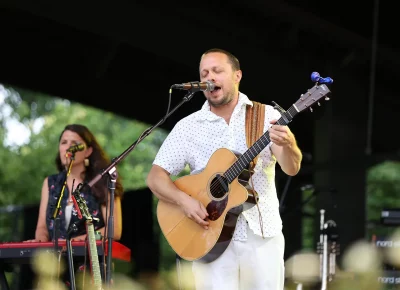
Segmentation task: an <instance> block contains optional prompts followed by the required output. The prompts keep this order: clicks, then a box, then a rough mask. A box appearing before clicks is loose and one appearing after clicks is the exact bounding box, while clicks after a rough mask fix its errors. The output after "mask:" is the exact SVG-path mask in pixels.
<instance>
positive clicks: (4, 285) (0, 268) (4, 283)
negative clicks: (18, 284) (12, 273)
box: [0, 263, 10, 290]
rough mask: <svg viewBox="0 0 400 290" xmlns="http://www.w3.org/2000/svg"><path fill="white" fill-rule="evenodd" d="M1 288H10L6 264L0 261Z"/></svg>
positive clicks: (4, 289)
mask: <svg viewBox="0 0 400 290" xmlns="http://www.w3.org/2000/svg"><path fill="white" fill-rule="evenodd" d="M0 289H1V290H10V287H9V286H8V282H7V278H6V274H5V273H4V265H3V263H0Z"/></svg>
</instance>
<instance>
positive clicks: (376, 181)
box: [367, 161, 400, 236]
mask: <svg viewBox="0 0 400 290" xmlns="http://www.w3.org/2000/svg"><path fill="white" fill-rule="evenodd" d="M399 181H400V162H395V161H385V162H383V163H380V164H377V165H375V166H373V167H371V168H369V170H368V172H367V216H368V219H369V220H372V221H375V222H378V223H379V220H380V215H381V211H382V209H384V208H399V209H400V199H399V194H400V182H399ZM391 230H392V229H391V228H387V227H379V226H378V227H373V228H371V229H369V232H368V236H370V235H371V234H376V235H387V234H389V233H390V231H391Z"/></svg>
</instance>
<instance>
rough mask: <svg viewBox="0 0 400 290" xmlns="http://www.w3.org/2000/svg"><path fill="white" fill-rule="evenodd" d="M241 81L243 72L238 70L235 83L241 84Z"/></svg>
mask: <svg viewBox="0 0 400 290" xmlns="http://www.w3.org/2000/svg"><path fill="white" fill-rule="evenodd" d="M241 79H242V71H241V70H237V71H236V72H235V82H236V83H240V80H241Z"/></svg>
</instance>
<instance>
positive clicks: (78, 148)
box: [67, 143, 86, 153]
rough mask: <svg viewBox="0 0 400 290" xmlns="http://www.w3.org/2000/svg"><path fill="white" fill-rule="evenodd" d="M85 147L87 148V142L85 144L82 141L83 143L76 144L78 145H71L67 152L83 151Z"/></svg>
mask: <svg viewBox="0 0 400 290" xmlns="http://www.w3.org/2000/svg"><path fill="white" fill-rule="evenodd" d="M85 148H86V146H85V144H83V143H81V144H76V145H73V146H71V147H69V148H68V149H67V152H69V153H75V152H78V151H83V150H85Z"/></svg>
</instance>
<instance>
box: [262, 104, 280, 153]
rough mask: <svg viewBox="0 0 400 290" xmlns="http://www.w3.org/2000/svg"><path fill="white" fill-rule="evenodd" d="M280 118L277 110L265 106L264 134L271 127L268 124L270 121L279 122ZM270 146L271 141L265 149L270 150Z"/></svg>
mask: <svg viewBox="0 0 400 290" xmlns="http://www.w3.org/2000/svg"><path fill="white" fill-rule="evenodd" d="M280 117H281V113H279V111H278V110H277V109H275V108H274V107H272V106H270V105H265V118H264V133H265V132H266V131H267V130H268V129H269V127H271V126H272V124H270V123H269V122H271V121H272V120H279V118H280ZM272 144H273V142H272V141H271V142H270V143H269V144H268V146H267V148H271V145H272Z"/></svg>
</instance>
